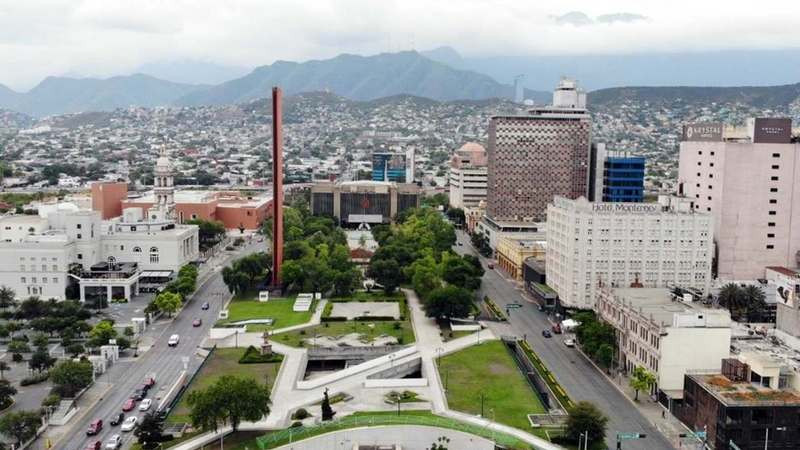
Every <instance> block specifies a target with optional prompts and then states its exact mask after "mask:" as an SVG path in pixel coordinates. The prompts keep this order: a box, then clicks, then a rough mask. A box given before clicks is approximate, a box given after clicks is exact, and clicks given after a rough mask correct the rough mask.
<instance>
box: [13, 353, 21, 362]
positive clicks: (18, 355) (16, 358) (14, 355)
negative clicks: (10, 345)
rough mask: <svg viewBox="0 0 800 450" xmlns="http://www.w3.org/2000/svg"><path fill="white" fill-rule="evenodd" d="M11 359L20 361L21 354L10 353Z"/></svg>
mask: <svg viewBox="0 0 800 450" xmlns="http://www.w3.org/2000/svg"><path fill="white" fill-rule="evenodd" d="M11 361H14V362H15V363H18V362H22V355H21V354H20V353H12V354H11Z"/></svg>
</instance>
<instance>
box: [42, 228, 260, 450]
mask: <svg viewBox="0 0 800 450" xmlns="http://www.w3.org/2000/svg"><path fill="white" fill-rule="evenodd" d="M264 245H265V244H264V243H258V242H256V241H255V239H254V240H253V243H252V244H251V245H249V246H248V247H246V248H244V249H243V250H241V251H239V252H237V254H235V255H232V256H231V257H239V256H242V255H244V254H247V253H251V252H255V251H259V250H260V249H262V248H263V246H264ZM212 264H218V265H219V266H220V267H218V268H217V270H215V271H214V272H213V274H212V275H211V276H210V277H209V278H208V280H207V281H206V282H205V283H204V284H203V285H202V286H201V287H200V288H199V289H198V290H197V292H196V293H195V295H194V297H193V298H192V300H190V301H189V303H187V305H186V307H185V308H184V309H183V311H182V312H181V313H180V314H179V315H178V316H177V317H176V318H175V320H173V321H171V322H166V321H160V322H157V323H155V324H154V325H153V328H154V329H156V332H157V338H156V339H155V343H154V345H153V347H152V348H151V349H150V350H148V351H147V352H145V353H144V354H142V355H141V356H140V357H139V358H136V359H134V358H126V359H125V360H120V361H118V362H117V363H116V364H114V365H113V367H111V368H110V369H109V371H108V372H106V373H105V374H103V375H101V376H100V378H99V381H102V382H106V381H108V382H111V383H113V387H112V389H111V390H109V392H108V393H107V394H106V396H105V398H103V399H102V400H101V401H100V402H98V403H97V404H96V405H95V406H94V408H92V409H91V411H90V412H89V413H88V414H85V415H83V416H82V417H81V419H80V420H73V421H71V423H70V424H69V425H68V426H71V427H72V428H71V429H70V431H69V432H68V433H66V434H67V435H68V436H69V438H65V439H63V440H61V441H60V442H58V443H57V447H58V448H64V449H66V450H83V449H84V448H85V447H86V446H87V445H88V444H89V443H91V442H94V441H97V440H101V441H102V442H103V443H104V444H105V442H106V440H107V439H108V438H109V437H111V435H113V434H121V435H122V436H123V443H124V444H123V448H126V447H128V446H130V444H131V443H132V442H134V441H135V437H134V436H133V433H130V432H129V433H122V432H121V431H120V427H119V426H116V427H112V426H111V425H109V424H108V422H109V420H111V418H112V417H114V416H115V415H116V414H118V413H120V412H122V405H123V403H125V400H127V399H128V397H129V396H130V394H131V393H132V392H133V391H134V390H135V389H137V388H138V386H140V385H141V384H142V383H143V382H144V380H145V378H146V377H148V376H150V375H151V374H155V379H156V385H155V386H154V387H153V388H152V389H150V395H149V397H160V396H163V395H166V393H167V391H168V390H169V389H170V388H171V387H172V385H173V384H174V383H175V381H176V380H177V379H178V377H179V375H180V373H181V372H182V371H183V370H184V363H183V361H182V357H189V363H188V373H187V377H190V376H191V375H192V374H193V373H194V372H195V371H197V369H198V368H199V366H200V363H201V361H202V359H201V358H200V357H199V356H197V355H196V351H197V349H198V346H199V345H200V344H201V343H202V341H203V339H204V338H205V337H206V336H208V330H209V329H210V328H211V327H212V325H214V322H215V321H216V317H217V316H218V312H219V310H220V309H222V304H223V303H224V302H225V300H226V299H228V297H229V295H230V294H229V293H228V289H227V287H226V286H225V284H224V283H223V282H222V276H221V274H220V269H221V267H222V264H220V262H219V261H217V262H216V263H212ZM204 302H208V303H209V304H210V308H209V309H208V310H207V311H203V310H202V309H201V306H202V304H203V303H204ZM195 318H200V319H202V320H203V324H202V326H200V327H193V326H192V321H193V320H194V319H195ZM172 334H178V335H179V336H180V344H178V346H177V347H168V346H167V339H168V338H169V336H170V335H172ZM153 403H154V406H153V407H152V408H151V411H152V410H154V409H155V407H156V406H157V405H158V401H156V400H155V399H154V402H153ZM78 414H81V412H80V411H79V412H78ZM132 414H133V415H136V416H138V417H139V420H141V419H142V417H143V416H144V414H145V413H144V412H139V411H138V405H137V408H136V409H134V410H133V411H131V412H129V413H125V416H126V417H128V416H130V415H132ZM98 418H99V419H103V422H104V426H103V431H102V432H101V433H100V434H99V435H98V436H92V437H91V438H87V437H86V436H85V432H86V429H87V428H88V426H89V424H90V423H91V422H92V421H94V420H96V419H98Z"/></svg>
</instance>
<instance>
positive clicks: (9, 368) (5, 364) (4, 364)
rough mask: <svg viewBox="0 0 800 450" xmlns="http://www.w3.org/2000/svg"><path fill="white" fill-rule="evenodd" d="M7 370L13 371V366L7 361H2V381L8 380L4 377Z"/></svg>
mask: <svg viewBox="0 0 800 450" xmlns="http://www.w3.org/2000/svg"><path fill="white" fill-rule="evenodd" d="M6 370H11V366H9V365H8V363H7V362H5V361H0V379H3V380H5V379H6V377H5V375H3V373H4V372H5V371H6Z"/></svg>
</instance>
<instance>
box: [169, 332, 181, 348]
mask: <svg viewBox="0 0 800 450" xmlns="http://www.w3.org/2000/svg"><path fill="white" fill-rule="evenodd" d="M180 341H181V337H180V336H178V335H177V334H173V335H172V336H170V337H169V340H168V341H167V345H169V346H170V347H177V346H178V342H180Z"/></svg>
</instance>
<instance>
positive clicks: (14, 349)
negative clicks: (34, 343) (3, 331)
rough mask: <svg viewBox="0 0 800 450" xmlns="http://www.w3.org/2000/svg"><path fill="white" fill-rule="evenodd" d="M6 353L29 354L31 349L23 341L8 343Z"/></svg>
mask: <svg viewBox="0 0 800 450" xmlns="http://www.w3.org/2000/svg"><path fill="white" fill-rule="evenodd" d="M8 351H9V352H11V353H30V351H31V347H30V346H29V345H28V343H27V342H25V341H11V342H9V343H8Z"/></svg>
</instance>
